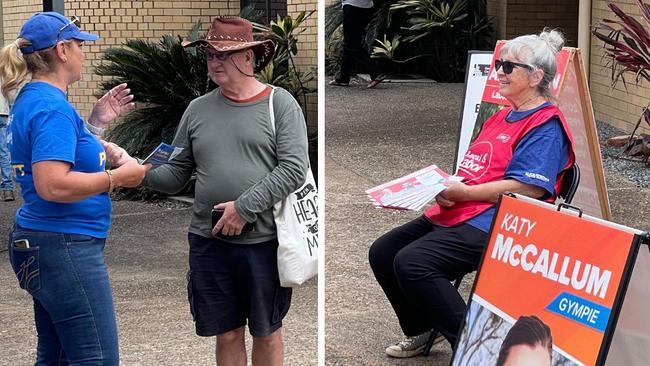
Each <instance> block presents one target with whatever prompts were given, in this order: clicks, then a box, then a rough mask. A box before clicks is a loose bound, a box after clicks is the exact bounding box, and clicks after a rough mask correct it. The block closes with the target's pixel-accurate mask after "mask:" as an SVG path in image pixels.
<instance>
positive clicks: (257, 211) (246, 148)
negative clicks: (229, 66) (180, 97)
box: [143, 88, 309, 244]
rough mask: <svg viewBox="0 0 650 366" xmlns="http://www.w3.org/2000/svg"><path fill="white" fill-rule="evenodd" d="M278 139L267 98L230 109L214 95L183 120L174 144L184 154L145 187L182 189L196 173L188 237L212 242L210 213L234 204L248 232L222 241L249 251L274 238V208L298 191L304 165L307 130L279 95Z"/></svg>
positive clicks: (290, 101)
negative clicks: (216, 207) (246, 246)
mask: <svg viewBox="0 0 650 366" xmlns="http://www.w3.org/2000/svg"><path fill="white" fill-rule="evenodd" d="M273 108H274V111H275V125H276V133H275V134H277V137H276V136H275V134H274V133H273V127H272V126H271V120H270V115H269V98H268V97H266V98H263V99H261V100H258V101H255V102H251V103H236V102H233V101H231V100H229V99H227V98H226V97H224V96H223V95H222V94H221V91H220V89H215V90H214V91H212V92H210V93H208V94H206V95H204V96H202V97H199V98H197V99H195V100H193V101H192V102H191V103H190V105H189V106H188V107H187V110H186V111H185V113H184V114H183V117H182V119H181V123H180V125H179V127H178V130H177V131H176V135H175V137H174V141H173V145H175V146H179V147H183V148H184V150H183V152H182V153H181V154H180V155H179V156H177V157H176V158H175V159H174V160H172V161H171V162H170V163H168V164H165V165H163V166H161V167H159V168H157V169H154V170H151V171H150V172H149V173H147V176H146V178H145V180H144V183H143V184H144V185H145V186H147V187H150V188H153V189H156V190H159V191H162V192H166V193H175V192H178V191H179V190H181V189H182V188H183V187H184V186H185V184H186V183H187V181H188V180H189V179H190V177H191V174H192V172H193V171H194V169H196V174H197V179H196V187H195V199H194V207H193V210H192V221H191V223H190V227H189V232H191V233H194V234H197V235H201V236H204V237H212V234H211V230H212V222H211V221H212V220H211V211H212V207H213V206H214V205H215V204H217V203H222V202H227V201H235V208H236V210H237V212H238V213H239V214H240V215H241V216H242V217H243V218H244V219H245V220H246V221H248V222H254V226H255V227H254V230H253V231H252V232H249V233H244V234H242V235H240V236H236V237H226V238H224V240H226V241H228V242H232V243H237V244H254V243H261V242H264V241H268V240H272V239H274V238H275V237H276V231H275V223H274V221H273V212H272V208H273V204H275V203H276V202H278V201H280V200H281V199H283V198H284V197H286V196H288V195H289V194H290V193H291V192H293V191H294V190H296V189H298V187H300V185H301V184H302V183H303V182H304V180H305V176H306V172H307V169H308V166H309V157H308V153H307V130H306V126H305V120H304V116H303V114H302V110H301V109H300V106H299V105H298V102H296V100H295V99H294V98H293V96H292V95H291V94H290V93H289V92H287V91H286V90H284V89H282V88H277V89H276V90H275V95H274V97H273Z"/></svg>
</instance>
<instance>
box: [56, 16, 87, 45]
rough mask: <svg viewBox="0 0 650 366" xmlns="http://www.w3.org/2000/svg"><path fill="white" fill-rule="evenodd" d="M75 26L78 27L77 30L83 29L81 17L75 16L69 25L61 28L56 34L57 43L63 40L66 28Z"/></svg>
mask: <svg viewBox="0 0 650 366" xmlns="http://www.w3.org/2000/svg"><path fill="white" fill-rule="evenodd" d="M73 24H74V25H75V26H77V28H80V27H81V19H79V17H77V16H74V15H73V16H72V18H70V22H69V23H68V24H66V25H64V26H63V27H61V29H59V33H57V34H56V42H57V43H58V42H59V41H60V40H61V38H60V37H61V33H62V32H63V31H64V30H66V28H68V27H70V26H71V25H73Z"/></svg>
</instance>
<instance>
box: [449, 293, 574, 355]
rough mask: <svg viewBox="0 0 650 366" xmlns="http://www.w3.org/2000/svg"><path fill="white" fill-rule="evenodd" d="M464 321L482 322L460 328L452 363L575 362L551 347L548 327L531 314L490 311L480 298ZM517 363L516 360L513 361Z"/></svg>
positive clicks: (551, 342) (470, 308)
mask: <svg viewBox="0 0 650 366" xmlns="http://www.w3.org/2000/svg"><path fill="white" fill-rule="evenodd" d="M466 317H467V319H468V320H467V321H468V322H469V323H473V324H484V326H482V327H472V328H464V329H463V333H462V334H461V338H460V339H462V342H459V343H458V349H457V351H456V353H457V354H458V355H459V357H458V358H456V359H454V362H453V365H509V364H525V365H553V366H565V365H566V366H569V365H575V364H576V363H575V362H573V361H572V360H571V359H569V358H568V357H566V356H565V355H564V354H562V353H560V352H558V350H556V349H553V333H552V330H551V328H550V327H549V326H548V325H547V324H545V323H544V322H543V321H542V320H540V319H539V318H538V317H536V316H535V315H522V316H520V317H519V318H518V319H513V318H511V317H509V316H507V315H506V314H503V313H500V314H497V313H494V312H492V311H490V309H489V308H488V307H486V306H483V305H482V304H481V303H480V301H478V300H476V301H473V302H472V303H471V304H470V306H469V307H468V309H467V315H466ZM517 362H519V363H517Z"/></svg>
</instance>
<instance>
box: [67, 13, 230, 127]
mask: <svg viewBox="0 0 650 366" xmlns="http://www.w3.org/2000/svg"><path fill="white" fill-rule="evenodd" d="M238 12H239V1H232V0H231V1H209V0H193V1H151V0H149V1H66V2H65V13H66V15H67V16H72V15H77V16H79V17H81V21H82V29H84V30H87V31H89V32H91V33H96V34H99V36H100V39H99V40H98V41H97V42H89V43H88V44H87V45H86V46H85V47H84V50H85V53H86V62H85V64H84V70H83V72H82V74H83V76H84V77H83V78H82V80H81V81H80V82H78V83H76V84H74V85H72V86H71V87H70V90H69V92H70V101H71V102H72V103H73V104H74V105H75V107H76V108H77V110H78V111H79V112H80V113H81V115H82V116H84V117H86V116H88V115H89V113H90V110H91V108H92V105H93V103H94V102H95V100H96V99H95V97H94V96H93V94H94V93H95V92H96V91H97V86H98V83H99V81H100V80H101V78H100V77H99V76H97V75H95V74H94V73H93V69H94V67H95V66H96V65H97V64H98V63H99V60H100V59H101V55H102V51H103V50H105V49H106V48H109V47H119V46H120V45H121V44H122V43H123V42H124V41H125V40H127V39H130V38H142V39H147V40H150V41H157V40H159V39H160V37H161V36H162V35H164V34H167V33H174V34H181V35H184V34H186V33H187V31H188V30H189V29H190V28H191V27H192V25H193V24H194V23H195V22H196V21H199V20H200V21H201V23H202V24H203V28H204V29H207V28H208V27H209V25H210V19H211V18H212V17H214V16H215V15H236V14H238Z"/></svg>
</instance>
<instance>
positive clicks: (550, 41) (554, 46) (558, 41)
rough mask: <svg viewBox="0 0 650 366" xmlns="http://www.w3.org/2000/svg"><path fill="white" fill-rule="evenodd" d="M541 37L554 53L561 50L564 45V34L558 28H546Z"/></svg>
mask: <svg viewBox="0 0 650 366" xmlns="http://www.w3.org/2000/svg"><path fill="white" fill-rule="evenodd" d="M539 38H540V39H541V40H543V41H545V42H546V44H547V45H548V47H549V48H550V49H551V50H552V51H553V54H557V53H558V52H560V50H561V49H562V46H564V36H563V35H562V33H561V32H560V31H558V30H557V29H550V28H544V30H543V31H542V33H540V34H539Z"/></svg>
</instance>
